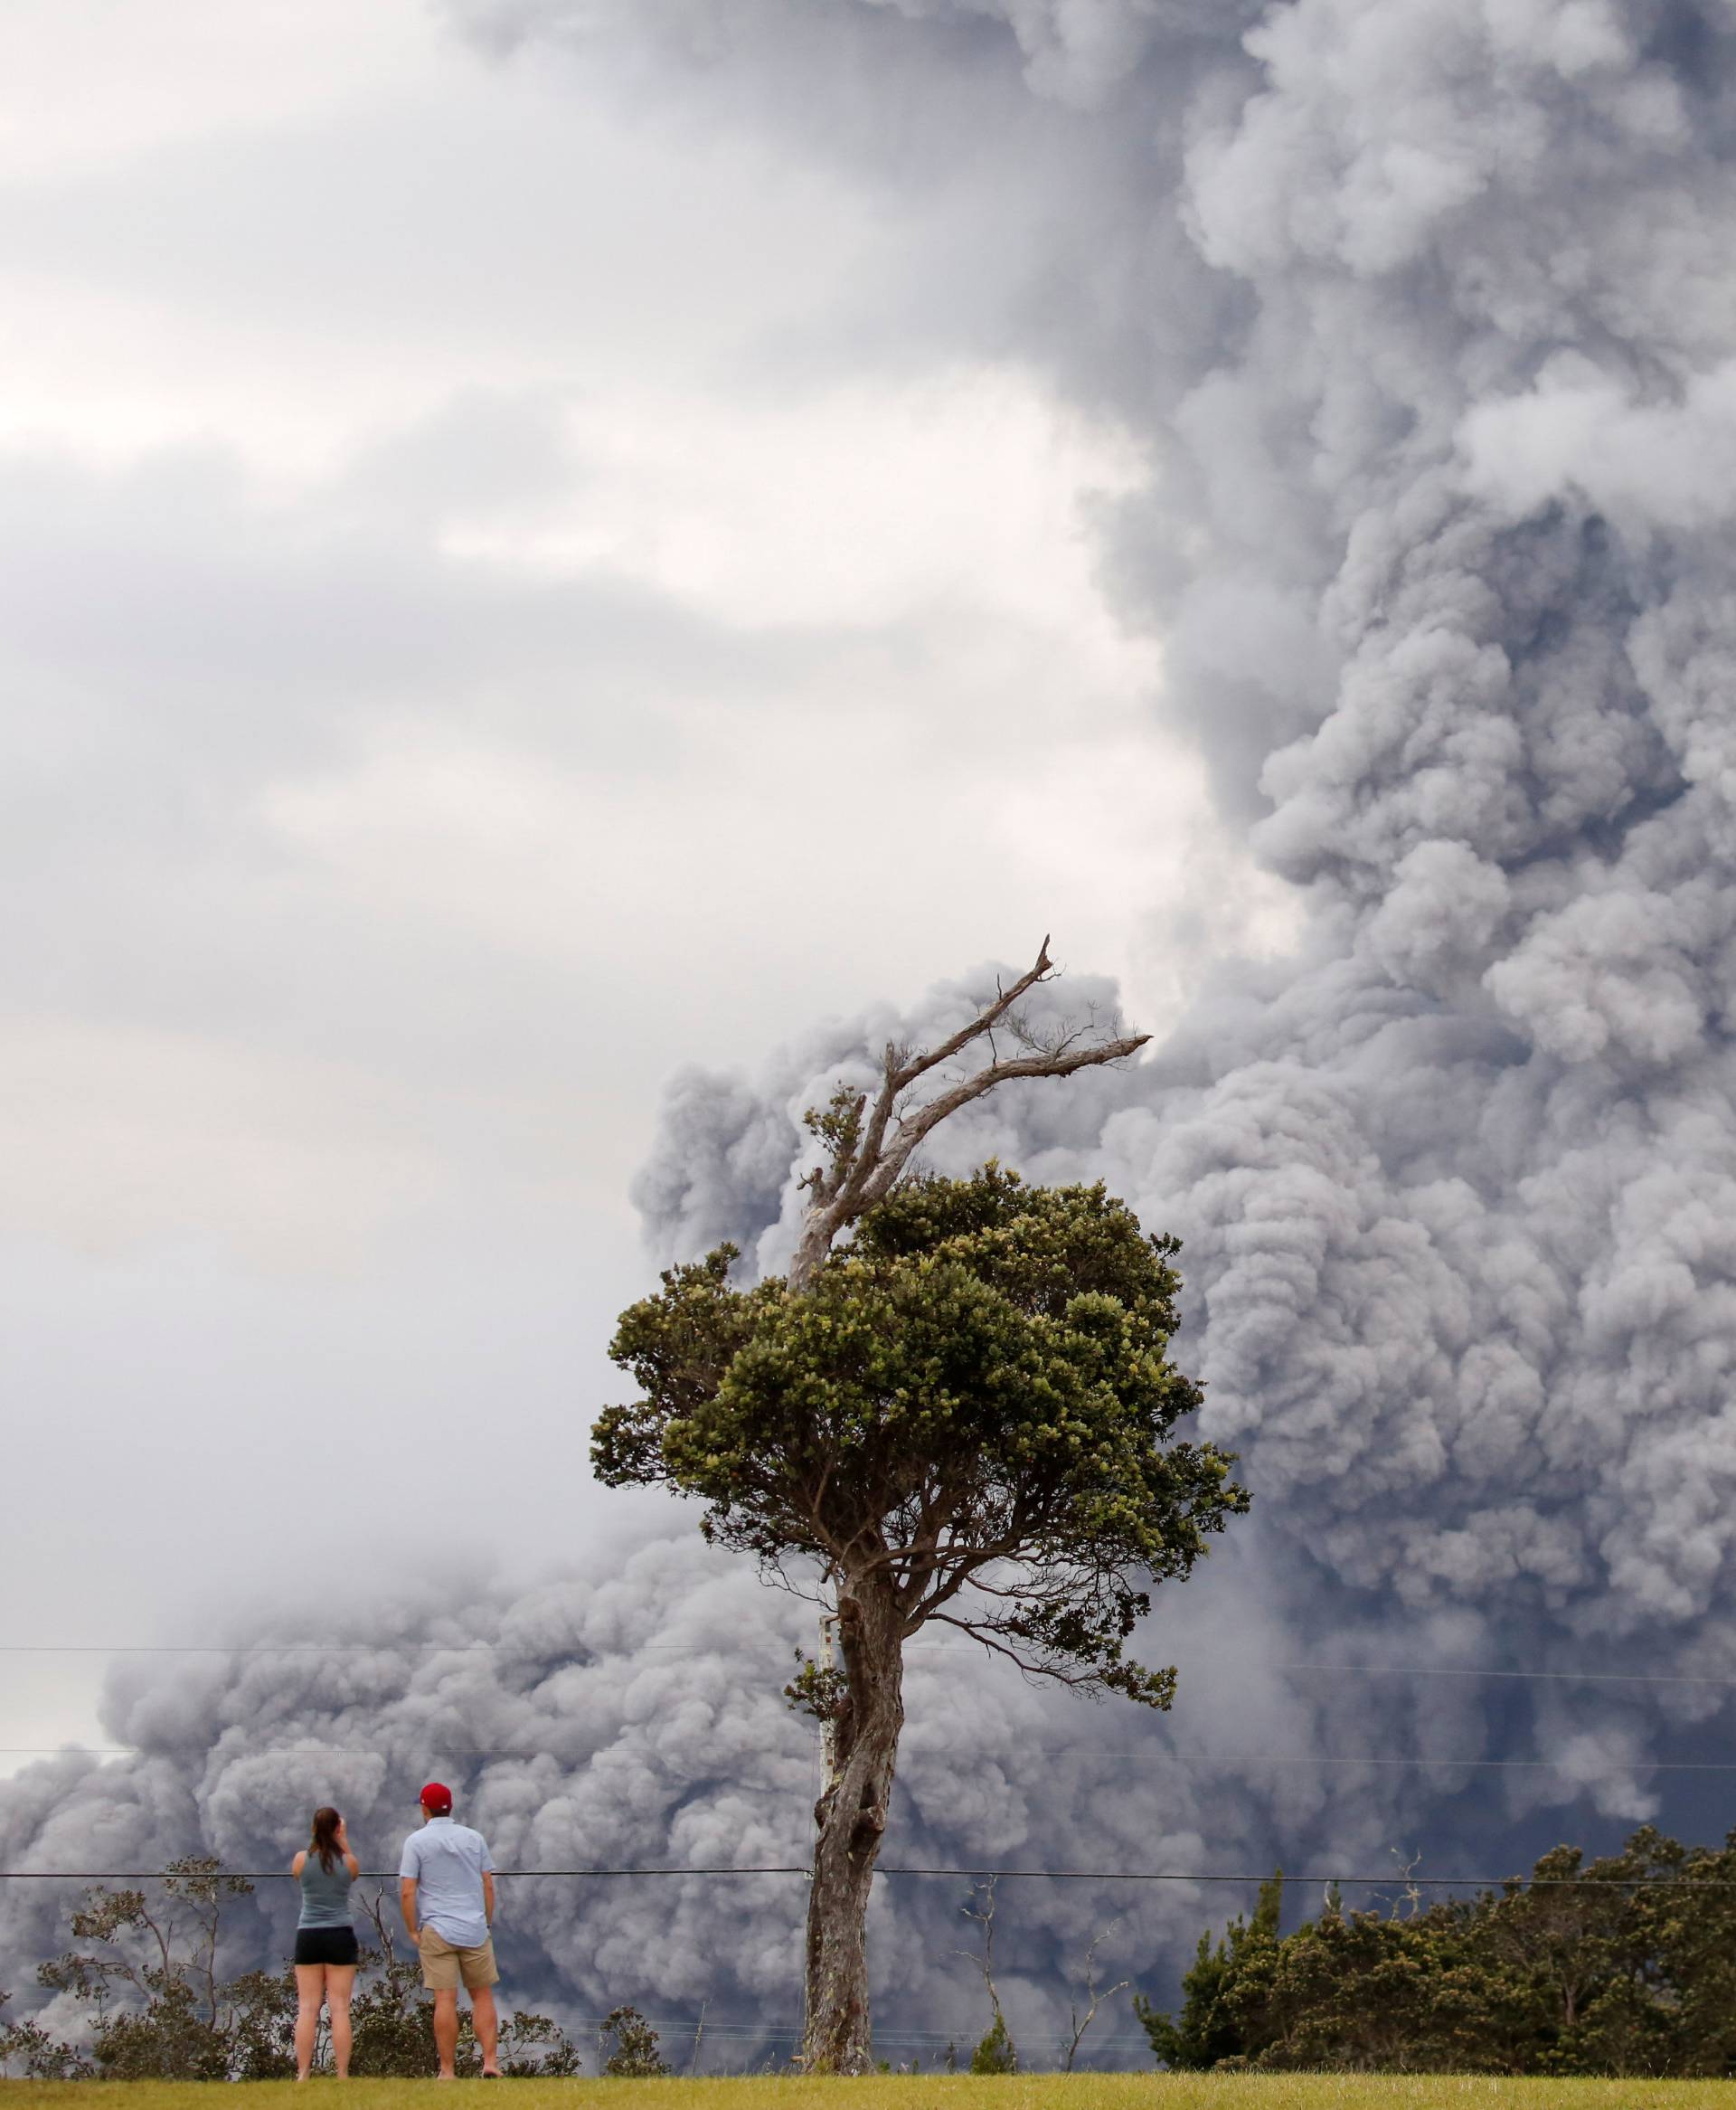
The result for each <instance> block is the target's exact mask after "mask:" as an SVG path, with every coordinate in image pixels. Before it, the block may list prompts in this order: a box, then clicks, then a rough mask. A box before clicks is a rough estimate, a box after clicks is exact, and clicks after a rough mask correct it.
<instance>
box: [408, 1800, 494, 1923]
mask: <svg viewBox="0 0 1736 2110" xmlns="http://www.w3.org/2000/svg"><path fill="white" fill-rule="evenodd" d="M494 1867H495V1859H494V1856H493V1855H492V1854H491V1853H490V1852H489V1851H488V1842H487V1840H486V1839H484V1837H483V1836H482V1834H481V1832H479V1831H471V1829H470V1827H469V1826H468V1825H467V1824H455V1823H453V1821H452V1820H451V1818H449V1817H430V1818H429V1821H428V1822H427V1823H426V1824H424V1825H423V1826H422V1829H421V1830H420V1831H412V1832H411V1833H410V1837H409V1838H408V1839H407V1840H405V1841H404V1858H403V1859H402V1860H401V1861H400V1863H399V1864H398V1873H399V1875H400V1876H401V1877H408V1878H410V1881H412V1882H413V1883H414V1884H415V1885H416V1917H417V1920H418V1922H419V1923H420V1925H422V1926H431V1927H432V1928H433V1929H434V1931H435V1933H436V1934H437V1935H443V1936H444V1937H445V1939H446V1940H447V1941H448V1942H450V1943H451V1944H452V1946H453V1947H454V1948H455V1949H479V1948H481V1946H482V1944H484V1943H485V1942H486V1940H487V1939H488V1914H487V1909H486V1901H485V1899H484V1897H483V1895H482V1878H483V1877H484V1876H485V1875H492V1874H493V1873H494Z"/></svg>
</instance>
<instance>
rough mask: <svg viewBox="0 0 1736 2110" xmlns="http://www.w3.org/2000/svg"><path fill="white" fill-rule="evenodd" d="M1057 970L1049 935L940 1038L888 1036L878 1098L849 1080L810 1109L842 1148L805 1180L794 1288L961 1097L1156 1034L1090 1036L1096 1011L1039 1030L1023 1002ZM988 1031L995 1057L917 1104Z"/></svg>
mask: <svg viewBox="0 0 1736 2110" xmlns="http://www.w3.org/2000/svg"><path fill="white" fill-rule="evenodd" d="M1054 971H1055V970H1054V963H1053V961H1052V960H1051V959H1050V957H1049V941H1048V939H1047V938H1046V937H1045V938H1044V939H1043V943H1042V945H1041V946H1040V947H1039V948H1038V951H1037V957H1036V960H1035V961H1034V963H1033V965H1032V966H1031V967H1029V968H1027V969H1026V970H1025V971H1024V973H1023V974H1022V975H1020V976H1019V978H1018V979H1017V980H1016V981H1014V983H1013V984H1012V985H1011V987H1010V988H997V989H996V991H995V997H994V999H993V1001H992V1002H990V1003H987V1004H986V1005H985V1006H984V1007H983V1008H982V1009H981V1010H980V1011H978V1012H977V1016H976V1017H974V1018H972V1019H971V1020H970V1021H969V1022H968V1024H967V1025H965V1026H961V1027H959V1029H958V1032H957V1033H954V1034H951V1035H950V1036H948V1038H947V1039H945V1040H943V1041H942V1042H941V1043H940V1044H939V1046H937V1047H932V1048H927V1049H917V1050H912V1049H910V1048H909V1047H903V1046H899V1045H898V1044H897V1043H895V1042H892V1041H888V1043H887V1044H886V1049H885V1053H884V1055H882V1059H881V1080H880V1088H879V1090H878V1091H877V1092H876V1093H875V1094H874V1098H873V1105H872V1106H870V1104H869V1102H868V1095H867V1093H865V1092H864V1093H857V1094H855V1095H854V1098H853V1097H852V1095H851V1094H850V1093H848V1092H847V1091H844V1090H841V1091H840V1092H839V1093H838V1095H837V1096H836V1097H835V1099H834V1101H833V1102H832V1106H831V1109H830V1110H829V1112H827V1113H826V1114H825V1115H819V1114H813V1115H810V1116H809V1125H810V1126H811V1127H813V1128H814V1129H815V1131H816V1133H818V1134H820V1135H821V1136H822V1137H823V1138H824V1139H825V1140H826V1144H827V1147H828V1149H829V1150H830V1151H831V1154H832V1156H831V1164H830V1166H829V1168H828V1167H822V1168H820V1169H816V1171H814V1172H812V1173H810V1174H809V1175H808V1177H807V1180H806V1181H805V1182H804V1183H803V1184H804V1185H805V1186H806V1187H807V1191H808V1194H809V1196H810V1199H809V1202H808V1206H807V1216H806V1217H805V1219H804V1221H803V1225H802V1235H801V1238H800V1240H799V1242H798V1243H797V1248H796V1253H795V1255H794V1257H793V1258H792V1260H791V1262H790V1264H789V1274H788V1282H789V1287H790V1288H791V1290H793V1291H801V1290H804V1289H806V1288H807V1285H808V1283H809V1282H811V1281H812V1280H813V1278H814V1275H815V1273H816V1270H817V1269H818V1268H819V1266H820V1264H821V1263H822V1262H823V1261H824V1260H825V1258H826V1254H828V1253H829V1252H830V1251H831V1249H832V1246H833V1244H834V1243H835V1240H836V1239H837V1238H838V1236H839V1235H841V1234H842V1233H843V1232H844V1231H845V1230H847V1229H848V1228H849V1226H850V1225H852V1224H854V1222H855V1220H856V1218H857V1217H858V1216H861V1215H862V1214H863V1211H864V1210H865V1209H869V1208H872V1207H873V1205H874V1203H876V1202H877V1201H880V1200H881V1199H882V1197H884V1196H886V1195H887V1194H889V1193H890V1192H891V1191H892V1187H894V1186H895V1185H896V1184H897V1183H898V1181H899V1179H900V1178H901V1177H902V1176H903V1174H904V1172H905V1170H906V1169H907V1168H908V1166H909V1164H910V1159H911V1157H912V1155H913V1154H914V1153H915V1151H916V1150H918V1149H919V1148H920V1145H921V1143H922V1142H923V1140H925V1138H927V1137H928V1136H929V1135H931V1134H932V1133H933V1132H934V1131H935V1130H936V1129H937V1128H939V1125H940V1123H941V1122H942V1121H946V1120H947V1119H948V1117H949V1116H951V1115H952V1114H955V1113H957V1112H958V1111H959V1109H960V1108H961V1107H965V1106H968V1105H969V1104H970V1103H971V1102H972V1101H974V1100H977V1099H981V1098H982V1097H983V1096H984V1095H985V1093H989V1092H992V1091H994V1090H995V1087H996V1085H999V1084H1005V1083H1012V1082H1014V1080H1015V1079H1017V1078H1022V1077H1070V1076H1071V1075H1072V1074H1073V1073H1074V1072H1075V1071H1077V1070H1084V1069H1093V1068H1097V1067H1099V1066H1100V1065H1102V1064H1106V1063H1117V1062H1122V1061H1125V1060H1126V1058H1127V1056H1129V1055H1136V1054H1137V1052H1138V1051H1139V1049H1140V1048H1142V1047H1144V1046H1145V1045H1146V1042H1147V1041H1148V1040H1149V1039H1150V1037H1151V1036H1150V1035H1149V1034H1146V1033H1138V1034H1121V1033H1115V1034H1112V1035H1111V1036H1110V1037H1109V1038H1106V1039H1100V1040H1099V1039H1091V1038H1089V1037H1088V1036H1090V1034H1092V1033H1094V1032H1095V1031H1096V1030H1097V1029H1098V1028H1097V1017H1096V1014H1095V1012H1094V1011H1093V1012H1090V1013H1089V1014H1088V1016H1087V1018H1086V1019H1085V1021H1084V1022H1083V1023H1082V1024H1071V1025H1063V1026H1061V1027H1060V1028H1058V1029H1057V1031H1056V1032H1055V1033H1053V1034H1052V1035H1049V1036H1044V1035H1042V1034H1038V1033H1036V1032H1034V1031H1033V1029H1032V1028H1031V1027H1030V1026H1029V1025H1028V1023H1027V1022H1026V1021H1025V1020H1024V1019H1023V1018H1022V1017H1020V1016H1019V1014H1018V1012H1017V1009H1016V1007H1017V1005H1018V1004H1019V1002H1020V1000H1021V999H1022V998H1024V997H1025V996H1027V995H1029V993H1030V992H1031V990H1032V989H1034V988H1036V986H1037V985H1038V984H1039V983H1040V982H1045V981H1047V980H1049V979H1051V977H1052V975H1053V973H1054ZM1116 1023H1118V1021H1116ZM1003 1025H1005V1027H1006V1029H1007V1031H1008V1032H1009V1033H1010V1034H1011V1036H1012V1038H1013V1042H1014V1046H1017V1047H1020V1048H1022V1049H1024V1053H1023V1054H1021V1055H1002V1054H1001V1052H1000V1043H999V1041H998V1039H997V1038H996V1029H997V1028H999V1027H1002V1026H1003ZM979 1040H983V1041H986V1043H987V1048H988V1058H989V1059H988V1061H987V1062H986V1063H985V1064H983V1066H982V1068H980V1069H978V1070H976V1071H974V1072H973V1073H972V1074H970V1075H968V1076H966V1077H961V1078H959V1079H958V1081H957V1082H956V1083H953V1084H951V1085H950V1086H949V1087H948V1089H947V1090H945V1091H943V1092H940V1093H937V1094H936V1096H935V1097H934V1098H932V1099H929V1100H928V1101H926V1102H924V1103H922V1104H921V1105H920V1106H917V1107H915V1108H914V1109H913V1110H909V1111H907V1105H908V1101H909V1097H910V1093H912V1092H913V1091H914V1089H915V1087H916V1086H917V1085H918V1084H919V1083H920V1082H921V1080H922V1079H923V1078H924V1077H927V1076H929V1075H931V1074H933V1073H934V1072H935V1071H937V1070H939V1069H941V1068H943V1067H944V1066H945V1065H946V1064H948V1063H949V1062H951V1061H952V1060H953V1058H954V1057H955V1056H956V1055H961V1054H962V1053H963V1052H964V1050H965V1049H966V1048H967V1047H969V1046H971V1045H972V1043H973V1042H976V1041H979ZM864 1115H865V1116H866V1119H865V1121H864V1119H863V1117H864Z"/></svg>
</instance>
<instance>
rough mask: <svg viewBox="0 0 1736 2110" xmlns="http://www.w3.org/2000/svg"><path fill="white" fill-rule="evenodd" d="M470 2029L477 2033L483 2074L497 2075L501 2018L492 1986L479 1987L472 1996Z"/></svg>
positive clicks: (498, 2069) (477, 2044) (477, 2045)
mask: <svg viewBox="0 0 1736 2110" xmlns="http://www.w3.org/2000/svg"><path fill="white" fill-rule="evenodd" d="M470 2027H471V2028H472V2029H473V2030H475V2031H476V2048H477V2049H478V2050H479V2051H480V2052H481V2053H482V2070H483V2072H484V2073H492V2074H497V2073H498V2072H499V2071H500V2059H499V2056H498V2054H499V2050H500V2017H499V2016H498V2015H497V2014H496V2013H495V1989H494V1987H493V1986H492V1985H479V1986H477V1988H476V1991H475V1992H473V1993H472V1994H471V1995H470Z"/></svg>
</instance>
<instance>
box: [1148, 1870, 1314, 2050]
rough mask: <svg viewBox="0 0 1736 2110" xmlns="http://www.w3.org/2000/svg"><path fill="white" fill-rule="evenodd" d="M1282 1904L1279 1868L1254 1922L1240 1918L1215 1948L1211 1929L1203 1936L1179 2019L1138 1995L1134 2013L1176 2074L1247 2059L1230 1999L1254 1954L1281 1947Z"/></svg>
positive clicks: (1246, 1977)
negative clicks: (1227, 2060)
mask: <svg viewBox="0 0 1736 2110" xmlns="http://www.w3.org/2000/svg"><path fill="white" fill-rule="evenodd" d="M1283 1903H1284V1871H1283V1870H1282V1869H1278V1872H1277V1873H1276V1874H1275V1875H1274V1876H1272V1877H1271V1878H1270V1879H1269V1881H1267V1882H1264V1883H1262V1884H1261V1885H1260V1897H1259V1901H1258V1903H1257V1904H1256V1905H1255V1907H1254V1913H1253V1917H1252V1919H1251V1920H1244V1919H1243V1918H1242V1917H1241V1915H1240V1914H1238V1915H1237V1916H1236V1917H1235V1918H1234V1919H1232V1920H1231V1923H1230V1925H1228V1926H1227V1927H1226V1928H1225V1929H1224V1932H1223V1934H1222V1936H1221V1937H1220V1938H1219V1940H1218V1942H1217V1943H1216V1944H1215V1945H1214V1944H1213V1943H1212V1935H1211V1930H1210V1929H1209V1928H1208V1929H1207V1931H1206V1932H1205V1933H1204V1934H1203V1935H1201V1936H1200V1945H1199V1947H1198V1949H1197V1950H1195V1952H1194V1963H1193V1966H1192V1968H1191V1969H1190V1970H1189V1971H1188V1973H1187V1974H1186V1975H1185V1976H1184V1978H1183V1980H1182V2011H1181V2013H1180V2015H1179V2016H1178V2017H1175V2018H1174V2019H1172V2018H1171V2017H1170V2016H1169V2015H1168V2014H1166V2013H1165V2011H1163V2010H1162V2009H1161V2008H1156V2007H1154V2006H1153V2005H1152V2004H1151V2002H1150V2001H1147V2000H1146V1998H1145V1997H1144V1996H1143V1995H1142V1994H1140V1993H1135V1994H1134V1996H1133V2007H1134V2012H1135V2013H1136V2014H1137V2016H1138V2018H1139V2020H1140V2022H1141V2023H1142V2024H1143V2025H1144V2028H1145V2032H1146V2036H1147V2037H1148V2038H1149V2039H1150V2040H1151V2048H1152V2050H1153V2052H1154V2053H1155V2054H1156V2058H1157V2063H1158V2065H1159V2066H1165V2067H1169V2068H1170V2069H1171V2071H1172V2072H1175V2073H1204V2072H1207V2071H1208V2070H1209V2069H1210V2068H1211V2067H1214V2066H1221V2065H1222V2064H1223V2062H1224V2061H1225V2060H1226V2059H1230V2058H1241V2056H1242V2054H1243V2052H1244V2051H1245V2049H1246V2047H1245V2045H1244V2042H1243V2039H1242V2027H1241V2020H1240V2018H1239V2016H1238V2015H1237V2014H1236V2013H1235V2012H1234V2011H1232V2009H1231V2007H1230V2006H1229V2004H1228V2001H1227V1998H1226V1996H1227V1995H1228V1993H1229V1992H1230V1991H1231V1988H1232V1987H1239V1986H1240V1985H1241V1984H1242V1983H1244V1982H1248V1981H1250V1979H1251V1978H1252V1976H1253V1975H1254V1973H1255V1970H1256V1963H1255V1957H1254V1955H1253V1954H1251V1953H1250V1952H1251V1951H1252V1950H1256V1949H1271V1948H1272V1947H1274V1946H1275V1945H1276V1944H1277V1941H1278V1919H1279V1915H1280V1913H1281V1912H1282V1910H1283Z"/></svg>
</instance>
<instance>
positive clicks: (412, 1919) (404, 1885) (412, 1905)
mask: <svg viewBox="0 0 1736 2110" xmlns="http://www.w3.org/2000/svg"><path fill="white" fill-rule="evenodd" d="M398 1902H399V1904H400V1905H401V1906H402V1907H403V1909H404V1925H406V1926H407V1927H408V1928H409V1929H410V1940H411V1942H412V1943H413V1942H414V1941H415V1940H416V1878H415V1877H414V1876H406V1877H405V1878H403V1880H402V1881H401V1883H400V1884H399V1886H398Z"/></svg>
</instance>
